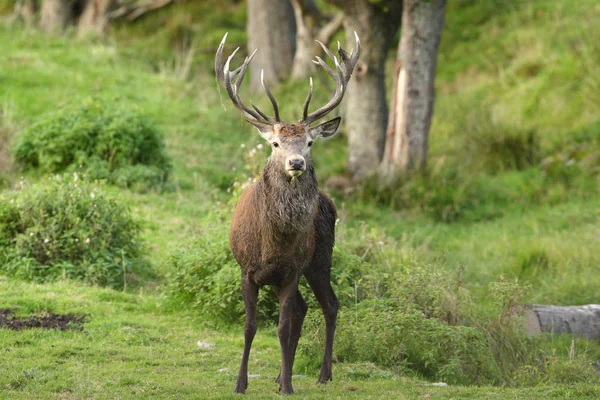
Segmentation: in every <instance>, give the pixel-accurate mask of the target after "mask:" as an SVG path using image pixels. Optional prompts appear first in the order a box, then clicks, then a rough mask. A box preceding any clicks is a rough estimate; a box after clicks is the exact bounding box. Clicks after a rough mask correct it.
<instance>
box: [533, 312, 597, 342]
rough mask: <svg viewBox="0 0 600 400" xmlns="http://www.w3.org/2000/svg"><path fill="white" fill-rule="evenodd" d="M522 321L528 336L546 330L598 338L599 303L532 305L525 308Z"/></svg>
mask: <svg viewBox="0 0 600 400" xmlns="http://www.w3.org/2000/svg"><path fill="white" fill-rule="evenodd" d="M524 323H525V330H526V331H527V334H528V335H530V336H535V335H538V334H540V333H542V332H548V333H554V334H571V335H575V336H583V337H586V338H589V339H600V304H588V305H585V306H544V305H532V306H529V307H527V309H526V310H525V318H524Z"/></svg>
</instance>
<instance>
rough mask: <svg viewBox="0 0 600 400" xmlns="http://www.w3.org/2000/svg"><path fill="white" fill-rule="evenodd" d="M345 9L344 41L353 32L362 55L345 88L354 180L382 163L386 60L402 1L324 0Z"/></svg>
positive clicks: (349, 148)
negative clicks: (359, 42) (358, 41)
mask: <svg viewBox="0 0 600 400" xmlns="http://www.w3.org/2000/svg"><path fill="white" fill-rule="evenodd" d="M327 1H329V2H330V3H333V4H335V5H337V6H338V7H340V8H341V9H342V10H343V12H344V28H345V31H346V41H347V43H354V31H356V33H357V34H358V36H359V38H360V41H361V48H362V55H361V59H360V61H359V62H358V65H357V66H356V69H355V70H354V73H353V76H352V79H350V83H349V85H348V89H347V91H346V95H345V97H346V107H347V108H346V112H345V114H346V117H345V119H346V130H347V132H348V169H349V171H350V173H351V174H352V177H353V179H355V180H359V179H364V178H366V177H367V176H369V175H370V174H371V173H372V172H374V171H375V170H376V168H377V166H378V165H379V164H380V162H381V157H382V154H383V147H384V141H385V132H386V127H387V118H388V112H387V103H386V96H385V59H386V55H387V53H388V50H389V48H390V47H391V44H392V41H393V39H394V35H395V33H396V31H397V30H398V27H399V23H398V22H399V21H400V15H401V10H402V2H401V1H397V0H390V1H388V2H386V3H385V5H386V7H385V8H384V7H383V5H381V4H380V3H377V4H380V5H377V4H374V3H372V2H370V1H369V0H348V1H344V0H327Z"/></svg>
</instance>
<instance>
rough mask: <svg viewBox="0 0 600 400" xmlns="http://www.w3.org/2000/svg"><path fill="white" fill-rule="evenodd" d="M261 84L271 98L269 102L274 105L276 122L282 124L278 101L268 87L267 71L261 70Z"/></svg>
mask: <svg viewBox="0 0 600 400" xmlns="http://www.w3.org/2000/svg"><path fill="white" fill-rule="evenodd" d="M260 83H261V84H262V87H263V88H264V89H265V92H267V96H269V100H271V104H273V112H274V113H275V122H280V121H281V120H280V119H279V106H278V105H277V100H275V96H273V93H271V89H269V86H267V83H266V82H265V70H264V69H261V70H260Z"/></svg>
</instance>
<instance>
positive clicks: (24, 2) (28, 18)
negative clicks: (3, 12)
mask: <svg viewBox="0 0 600 400" xmlns="http://www.w3.org/2000/svg"><path fill="white" fill-rule="evenodd" d="M39 8H40V5H39V2H38V0H19V1H17V3H16V4H15V11H14V14H13V19H14V20H22V21H23V22H24V23H25V25H26V26H32V25H33V22H34V20H35V18H36V14H37V12H38V10H39Z"/></svg>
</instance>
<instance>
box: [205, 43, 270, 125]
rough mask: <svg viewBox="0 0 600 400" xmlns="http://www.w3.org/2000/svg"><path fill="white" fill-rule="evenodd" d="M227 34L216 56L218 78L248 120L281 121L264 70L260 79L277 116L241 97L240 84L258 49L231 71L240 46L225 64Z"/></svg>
mask: <svg viewBox="0 0 600 400" xmlns="http://www.w3.org/2000/svg"><path fill="white" fill-rule="evenodd" d="M227 34H228V33H225V36H223V40H221V44H220V45H219V48H218V49H217V54H216V56H215V73H216V74H217V79H218V80H219V82H220V83H221V85H222V86H223V87H224V88H225V90H226V91H227V94H228V95H229V98H230V99H231V101H232V102H233V105H234V106H235V107H236V108H237V109H238V110H240V111H241V112H242V113H244V116H245V118H246V120H248V121H249V122H260V123H263V124H269V125H273V124H275V123H277V122H281V120H280V119H279V106H278V105H277V100H275V96H273V93H271V90H270V89H269V87H268V86H267V84H266V83H265V80H264V70H263V71H261V74H260V81H261V83H262V86H263V88H264V89H265V92H266V93H267V96H269V100H271V104H273V111H274V114H275V116H274V117H269V116H268V115H266V114H265V113H264V112H262V111H261V110H260V109H259V108H258V107H256V106H255V105H254V104H252V108H253V109H252V108H249V107H247V106H246V105H245V104H244V102H243V101H242V99H241V98H240V85H241V84H242V81H243V80H244V76H245V75H246V69H247V68H248V65H250V62H251V61H252V59H253V58H254V55H255V54H256V52H257V50H258V49H256V50H254V51H253V52H252V54H250V56H249V57H246V59H245V60H244V63H243V64H242V65H241V66H240V67H238V68H236V69H235V70H233V71H230V70H229V64H230V63H231V60H232V59H233V56H235V53H237V51H238V50H239V49H240V48H239V47H238V48H237V49H235V50H234V51H233V53H231V55H230V56H229V57H228V58H227V61H226V62H225V65H223V61H222V56H223V48H224V47H225V40H227ZM236 77H237V78H236ZM233 79H235V82H233V83H232V80H233Z"/></svg>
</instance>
